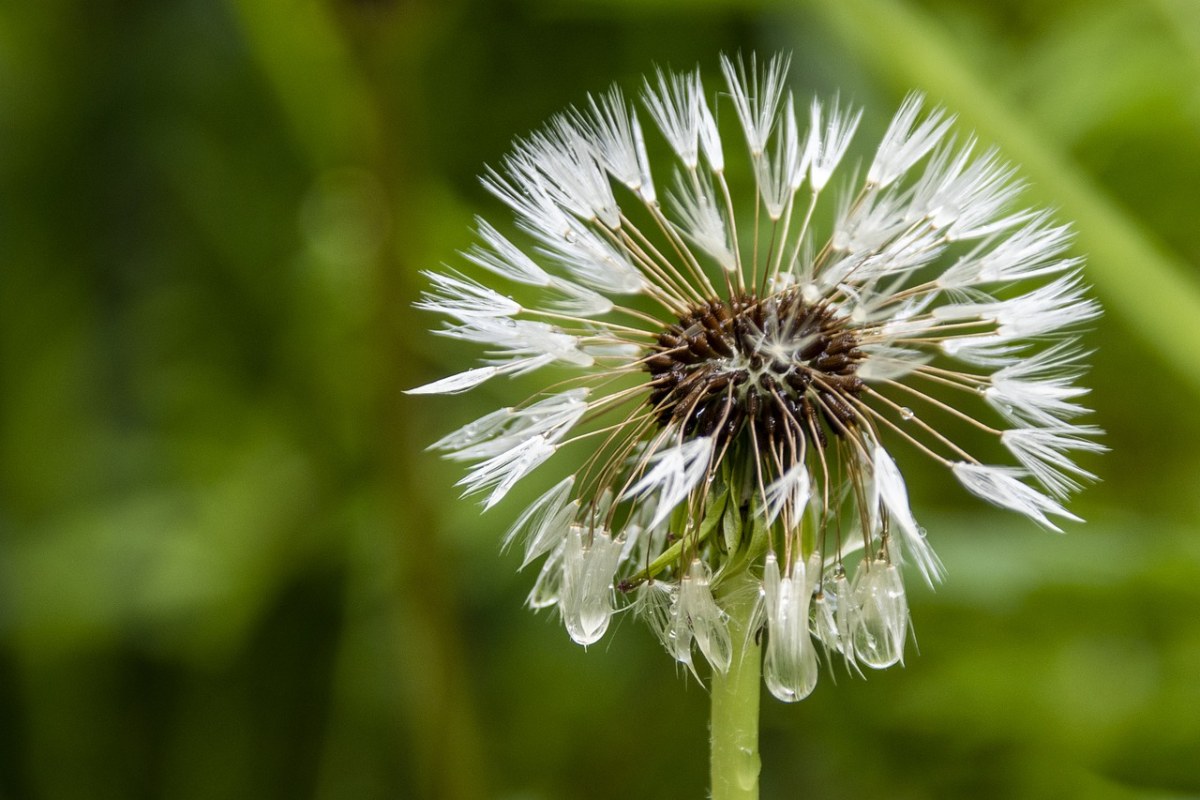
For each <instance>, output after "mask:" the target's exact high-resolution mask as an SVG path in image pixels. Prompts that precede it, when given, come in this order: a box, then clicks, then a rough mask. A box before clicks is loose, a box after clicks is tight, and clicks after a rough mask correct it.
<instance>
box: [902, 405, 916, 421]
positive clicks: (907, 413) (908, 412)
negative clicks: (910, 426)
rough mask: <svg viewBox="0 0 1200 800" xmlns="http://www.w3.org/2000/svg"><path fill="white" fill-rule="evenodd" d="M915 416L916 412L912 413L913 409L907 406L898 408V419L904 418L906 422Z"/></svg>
mask: <svg viewBox="0 0 1200 800" xmlns="http://www.w3.org/2000/svg"><path fill="white" fill-rule="evenodd" d="M915 416H916V414H914V413H913V410H912V409H911V408H909V407H908V406H904V407H903V408H901V409H900V419H902V420H904V421H905V422H908V421H909V420H911V419H912V418H913V417H915Z"/></svg>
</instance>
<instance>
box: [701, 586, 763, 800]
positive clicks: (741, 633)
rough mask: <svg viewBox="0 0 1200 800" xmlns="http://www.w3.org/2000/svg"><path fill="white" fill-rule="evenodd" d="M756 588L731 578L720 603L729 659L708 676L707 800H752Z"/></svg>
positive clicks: (757, 652) (754, 775)
mask: <svg viewBox="0 0 1200 800" xmlns="http://www.w3.org/2000/svg"><path fill="white" fill-rule="evenodd" d="M757 589H758V583H757V582H756V581H755V580H754V578H753V576H751V575H750V574H749V573H748V572H743V573H742V574H741V575H739V576H737V577H734V578H731V580H730V581H729V583H728V584H727V592H726V595H725V602H724V603H723V604H722V605H723V606H724V608H725V611H726V613H728V614H729V634H730V637H731V639H732V644H733V659H732V661H731V662H730V665H729V671H728V672H726V673H723V674H722V673H720V672H718V671H716V670H714V671H713V676H712V725H711V740H710V744H711V752H712V762H711V766H712V800H757V798H758V773H759V769H760V767H761V764H762V762H761V760H760V759H759V756H758V697H759V691H760V688H759V683H760V680H759V672H760V662H761V660H762V659H761V647H760V646H759V644H758V642H757V640H756V637H755V635H754V632H753V631H751V630H750V621H751V616H752V615H753V613H754V606H755V603H756V602H757V598H758V592H757Z"/></svg>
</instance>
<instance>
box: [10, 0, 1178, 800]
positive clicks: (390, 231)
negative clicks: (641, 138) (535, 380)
mask: <svg viewBox="0 0 1200 800" xmlns="http://www.w3.org/2000/svg"><path fill="white" fill-rule="evenodd" d="M739 48H741V49H743V50H749V49H751V48H754V49H757V50H759V51H770V50H774V49H777V48H786V49H789V50H791V51H792V52H793V53H794V54H795V58H794V62H795V65H796V67H797V69H796V70H795V72H794V75H795V77H796V78H797V81H798V86H797V88H798V89H799V90H800V91H801V93H807V92H808V91H817V92H820V93H822V94H832V93H833V92H834V91H837V90H840V91H841V92H842V94H843V96H847V97H850V98H852V99H854V100H855V101H856V102H859V103H861V104H862V105H864V106H866V107H867V109H868V111H867V118H866V119H865V121H864V126H865V127H867V128H872V129H874V130H875V131H878V130H879V129H881V128H882V126H883V125H885V124H886V120H887V119H888V117H889V115H890V112H891V110H892V109H893V108H894V107H895V106H896V104H897V103H898V101H899V99H900V97H901V96H902V95H903V93H904V92H905V91H907V90H909V89H911V88H923V89H925V90H926V91H927V92H928V93H929V94H930V95H931V96H932V97H933V98H934V99H936V100H938V101H941V102H944V103H945V104H946V105H947V106H949V107H950V108H952V109H954V110H956V111H957V112H959V114H960V117H961V120H962V123H963V125H964V127H969V128H973V129H975V130H976V131H977V133H978V134H979V136H980V138H981V139H982V140H983V141H984V142H987V143H996V144H998V145H1000V146H1001V147H1002V148H1003V149H1004V151H1005V153H1006V154H1007V155H1008V156H1009V157H1011V158H1012V159H1013V160H1015V161H1017V162H1018V163H1020V164H1021V165H1022V167H1023V174H1024V175H1025V176H1026V177H1028V178H1029V180H1030V182H1031V184H1032V187H1031V192H1032V193H1033V194H1034V196H1035V197H1036V199H1037V200H1039V201H1040V202H1047V203H1050V204H1054V205H1057V206H1058V207H1059V208H1060V209H1061V210H1062V215H1061V216H1062V217H1063V218H1065V219H1073V220H1075V221H1076V222H1077V227H1078V233H1079V238H1078V243H1079V244H1078V248H1077V249H1078V250H1079V252H1081V253H1085V254H1087V255H1088V257H1089V273H1088V274H1089V276H1090V279H1091V280H1092V281H1093V282H1094V283H1095V284H1096V292H1097V295H1098V296H1099V297H1100V299H1101V301H1102V302H1103V303H1104V304H1105V306H1106V308H1107V309H1108V311H1109V314H1108V316H1106V317H1105V319H1104V320H1103V321H1102V322H1101V323H1100V325H1099V326H1098V329H1097V330H1096V331H1094V332H1093V333H1092V334H1090V335H1089V337H1088V339H1087V342H1088V344H1089V346H1090V347H1093V348H1095V349H1096V354H1095V356H1094V363H1095V368H1094V373H1093V375H1092V376H1091V377H1090V378H1089V382H1090V384H1091V385H1092V386H1093V387H1094V393H1093V395H1092V400H1093V403H1094V405H1095V406H1096V408H1097V410H1098V413H1097V420H1096V421H1097V422H1098V424H1101V425H1102V426H1103V427H1105V428H1106V429H1107V430H1108V431H1109V435H1108V437H1107V438H1106V442H1107V443H1108V444H1109V445H1110V446H1111V447H1112V448H1113V452H1112V453H1110V454H1108V455H1106V456H1105V457H1103V458H1098V459H1094V460H1093V461H1091V462H1089V463H1088V464H1087V466H1088V468H1089V469H1095V470H1096V471H1097V472H1098V473H1099V474H1100V475H1101V476H1102V478H1103V482H1101V483H1100V484H1099V485H1097V486H1095V487H1093V488H1091V489H1089V490H1088V491H1087V492H1085V493H1084V495H1082V496H1081V498H1080V499H1079V501H1078V502H1077V503H1076V504H1075V505H1073V509H1074V510H1077V511H1079V512H1080V513H1081V514H1082V515H1083V516H1085V517H1086V518H1088V519H1089V520H1090V522H1089V524H1087V525H1085V526H1073V527H1072V528H1071V530H1070V532H1069V535H1067V536H1065V537H1057V536H1052V535H1049V534H1045V533H1042V532H1040V531H1036V530H1034V529H1033V528H1032V526H1031V525H1026V524H1024V523H1020V522H1018V521H1016V520H1014V519H1012V518H1010V517H1006V516H1004V515H1003V514H1001V513H999V512H996V513H993V512H992V511H991V510H990V509H983V508H980V506H979V505H978V504H977V503H974V502H972V501H970V500H968V499H967V498H964V497H962V496H961V494H962V493H961V492H958V491H957V490H956V489H954V488H951V489H947V488H946V487H945V486H943V485H942V483H941V479H942V475H941V473H940V472H938V471H936V470H932V469H930V470H926V471H924V472H922V471H921V470H919V469H918V470H906V478H907V480H908V483H909V487H910V490H911V492H912V494H913V501H914V508H915V509H916V510H917V513H918V516H919V517H920V518H921V520H922V522H923V524H925V525H926V526H927V528H928V530H929V534H930V539H931V541H932V542H933V544H934V546H935V547H936V548H937V549H938V551H939V553H940V554H941V555H942V557H943V560H944V561H945V563H946V566H947V570H948V573H949V577H948V580H947V583H946V584H945V585H944V586H943V587H941V588H939V590H938V591H937V592H936V593H932V592H928V591H921V590H915V591H914V592H913V594H914V596H913V597H912V598H911V599H912V605H913V617H914V620H915V626H916V629H917V631H918V633H919V635H920V645H921V647H920V652H919V653H918V652H917V648H916V647H913V646H911V645H910V648H909V653H908V666H907V668H906V669H903V670H892V671H889V672H887V673H879V674H871V675H868V676H867V680H862V679H859V678H857V677H851V676H848V675H846V674H845V673H844V671H843V670H841V668H840V667H834V669H833V671H834V673H835V674H836V676H837V680H836V683H835V682H834V681H826V680H824V679H823V680H822V683H821V685H820V686H819V687H818V689H817V690H816V692H815V693H814V694H813V696H812V697H810V698H809V699H808V700H806V701H804V702H803V703H801V704H799V705H797V706H784V705H782V704H778V703H773V702H771V701H769V700H768V701H766V702H765V703H764V709H763V714H764V717H763V720H764V726H765V727H764V730H763V734H762V738H761V745H762V754H763V762H764V769H763V786H764V796H767V797H775V796H779V797H787V796H793V795H800V796H807V797H821V798H838V797H847V798H849V797H881V796H884V797H900V798H905V797H912V798H924V797H961V796H971V797H985V798H986V797H1056V798H1059V797H1087V798H1133V797H1155V798H1159V797H1181V796H1188V795H1195V794H1196V793H1200V767H1198V766H1197V764H1196V761H1195V757H1194V749H1195V745H1196V742H1198V741H1200V721H1198V719H1200V717H1198V716H1197V715H1196V713H1195V709H1197V708H1200V688H1198V687H1200V683H1198V682H1197V681H1196V680H1195V679H1194V677H1195V674H1196V670H1197V665H1198V664H1200V616H1198V615H1197V614H1196V613H1195V610H1196V609H1197V608H1200V588H1197V587H1200V546H1198V545H1197V542H1198V541H1200V537H1197V533H1198V532H1200V531H1198V527H1200V526H1198V524H1197V522H1198V511H1200V502H1198V499H1197V495H1196V492H1195V491H1194V488H1193V487H1194V484H1195V476H1196V475H1197V473H1198V467H1200V451H1198V449H1197V444H1198V443H1200V422H1198V421H1197V415H1196V413H1195V410H1194V409H1195V405H1196V396H1197V391H1198V390H1200V348H1198V347H1197V344H1198V343H1200V327H1198V326H1200V292H1198V291H1197V288H1196V287H1197V280H1198V277H1200V276H1198V275H1197V268H1196V263H1197V259H1198V258H1200V226H1197V225H1196V224H1195V221H1196V219H1197V217H1198V216H1200V195H1198V194H1197V193H1196V191H1195V186H1196V184H1197V181H1198V180H1200V159H1197V157H1196V143H1197V142H1198V141H1200V113H1198V111H1197V110H1198V109H1200V13H1198V12H1197V11H1196V7H1195V5H1194V4H1193V3H1190V2H1186V0H1157V1H1156V2H1149V3H1146V2H1138V0H1098V1H1096V0H1086V1H1085V0H1074V1H1073V2H1066V3H1055V4H1047V3H1043V2H1036V1H1035V0H1003V2H996V3H989V4H983V3H967V2H961V0H919V1H918V0H820V1H819V2H817V1H816V0H814V2H811V3H809V4H802V5H799V6H798V5H797V4H795V3H784V2H779V3H774V2H762V1H759V2H746V1H745V0H702V1H701V0H659V2H655V3H643V2H626V3H620V4H600V3H594V2H592V3H569V4H568V3H564V4H552V3H545V2H519V0H507V1H506V2H501V3H486V2H474V3H472V2H469V1H468V0H458V2H444V3H435V2H432V1H431V0H337V1H336V2H335V0H323V1H322V2H317V1H316V0H299V1H298V2H292V3H282V2H269V0H234V1H233V2H229V3H226V4H213V3H204V2H199V0H174V1H173V2H166V3H154V2H148V0H139V1H138V2H124V3H117V2H98V3H87V4H75V3H70V2H62V1H61V0H58V1H56V2H45V3H25V4H10V5H9V6H7V7H5V8H4V9H2V10H0V143H2V145H3V146H2V147H0V188H2V189H3V191H2V193H0V197H2V198H3V199H2V200H0V242H3V246H2V248H0V253H2V259H0V677H2V678H3V680H2V681H0V715H2V716H0V718H2V719H3V720H4V723H3V727H2V728H0V797H13V798H18V797H39V798H64V799H65V798H73V797H87V798H106V797H113V798H135V797H172V798H176V797H177V798H201V797H205V798H207V797H259V798H273V797H279V798H284V797H287V798H291V797H307V796H313V797H319V798H328V799H329V800H333V799H334V798H342V797H345V798H368V797H431V798H432V797H438V798H474V797H502V798H514V799H515V798H543V797H544V798H558V797H572V798H589V797H611V796H628V797H650V796H658V797H699V796H702V795H703V792H704V786H705V782H706V776H707V770H706V769H705V767H704V758H705V754H706V740H707V732H706V727H705V724H706V723H705V717H706V713H707V698H706V696H705V694H704V691H703V689H702V687H699V686H697V685H696V684H695V682H694V680H693V679H691V678H690V677H688V676H686V675H682V674H680V673H679V671H678V670H676V669H675V667H674V666H673V665H672V663H671V661H670V659H669V658H668V657H667V656H666V655H665V654H663V653H662V652H661V651H660V649H659V647H658V645H657V644H656V643H655V642H654V641H653V639H652V637H651V636H650V635H648V634H647V633H646V632H645V631H644V630H641V629H640V628H639V627H638V626H633V625H616V626H614V627H615V628H616V630H613V631H611V632H610V633H609V635H608V638H606V640H605V641H604V643H603V645H602V646H597V647H593V648H592V649H591V651H590V652H587V653H585V652H583V651H582V650H580V649H579V648H577V647H576V646H575V645H573V644H571V643H570V641H569V640H568V638H567V637H566V636H565V634H564V633H563V632H562V630H561V626H560V625H559V624H558V621H557V620H556V619H553V618H551V617H547V616H535V615H532V614H530V613H528V612H527V611H525V610H523V609H522V608H521V604H522V600H523V598H524V595H525V593H526V592H527V591H528V589H529V587H530V586H531V585H532V583H533V579H534V574H533V571H532V570H531V571H530V572H528V573H526V574H520V575H518V574H515V572H514V570H515V568H516V566H517V563H518V561H519V558H518V556H517V555H516V554H513V553H507V554H500V553H499V552H498V550H499V541H500V537H501V535H502V534H503V532H504V530H505V529H506V528H507V525H508V522H509V521H511V519H512V517H513V516H514V515H515V513H516V509H518V508H519V507H520V504H521V501H522V500H525V501H526V502H528V500H529V499H531V497H532V496H534V494H535V493H536V491H537V487H536V486H529V487H525V488H524V493H521V492H514V497H513V498H511V499H509V500H507V501H506V502H504V503H503V504H502V505H501V507H500V508H497V509H496V510H494V511H492V512H489V513H488V514H487V515H483V516H480V514H479V512H478V508H477V506H476V504H475V503H474V502H469V501H460V500H458V499H457V497H456V495H455V493H454V491H453V483H454V480H456V479H457V474H456V472H455V470H454V469H452V468H451V466H449V465H445V464H442V463H439V462H437V461H436V460H435V459H434V458H433V457H432V456H431V455H430V454H428V453H425V452H423V448H424V446H425V445H426V444H427V443H428V442H429V441H431V440H432V439H433V438H435V437H436V436H437V435H439V434H440V433H441V432H445V431H447V430H449V429H451V428H452V427H454V426H455V425H456V424H461V423H462V422H465V421H467V420H468V419H472V418H474V417H477V416H479V415H481V414H482V413H484V412H485V411H488V410H491V409H492V408H495V407H496V406H498V405H506V404H508V403H509V402H511V401H512V400H513V399H514V397H516V396H517V395H516V394H512V393H511V392H512V387H511V386H510V385H508V384H506V383H503V382H499V383H496V385H492V384H488V385H486V386H485V387H483V388H481V389H480V390H478V391H477V392H476V393H474V394H472V395H467V396H464V397H463V398H456V399H455V402H453V403H446V404H445V405H443V404H442V403H441V402H440V401H438V400H430V399H429V398H416V397H406V396H404V395H402V393H401V392H402V390H403V389H404V388H406V387H409V386H413V385H417V384H420V383H422V382H424V381H427V380H431V379H432V378H434V377H436V376H438V375H441V374H445V372H446V371H447V369H448V368H449V365H451V364H455V363H460V362H461V353H462V351H458V350H453V349H451V348H450V346H449V345H448V344H447V343H445V342H441V341H437V340H436V339H435V338H434V337H431V336H429V335H428V334H427V333H426V332H425V329H426V328H427V327H429V326H430V324H431V323H432V320H431V319H429V318H427V317H426V316H424V315H420V314H418V313H417V312H415V311H413V310H412V309H411V307H410V304H411V302H412V301H413V300H414V299H415V298H416V297H417V295H418V293H419V291H420V285H421V279H420V277H419V275H418V270H419V269H422V268H425V267H430V266H436V265H437V264H438V263H440V262H441V261H444V260H449V259H451V258H452V254H453V252H454V251H455V250H457V249H461V248H464V247H466V246H467V245H468V244H469V233H468V225H469V221H470V219H471V217H472V215H473V214H475V213H478V212H482V213H485V214H491V215H492V216H496V214H495V213H494V212H496V203H495V201H494V200H492V199H490V198H489V197H488V196H486V195H485V193H484V192H483V191H482V190H481V189H480V188H479V187H478V185H477V184H476V182H475V180H474V176H475V175H476V174H477V173H478V172H479V171H480V169H481V167H482V165H483V164H484V163H496V162H497V160H498V159H499V157H500V156H501V155H502V153H503V152H504V150H505V149H506V147H507V145H508V142H509V140H510V138H511V136H512V135H513V134H520V133H524V132H527V131H529V130H530V129H532V128H534V127H536V126H537V125H538V124H540V123H541V121H542V120H543V119H544V118H545V117H546V116H547V115H548V114H549V113H551V112H553V111H555V110H557V109H559V108H560V107H561V106H563V105H564V104H566V103H569V102H575V101H578V100H580V99H581V98H583V97H584V95H585V93H586V92H588V91H595V90H598V89H603V88H604V87H605V86H606V85H607V84H608V82H609V81H611V80H618V81H619V82H621V83H622V85H623V86H625V87H626V88H627V89H629V90H633V89H634V88H635V87H636V85H637V84H636V81H637V79H638V76H639V75H640V74H641V73H643V72H645V71H646V70H648V69H649V68H650V67H651V66H652V65H653V64H655V63H669V64H672V65H675V66H687V65H690V64H692V63H694V62H696V61H699V62H701V63H702V64H703V65H704V66H705V68H706V69H711V68H713V67H714V66H715V63H716V54H717V52H718V51H720V50H722V49H723V50H727V51H733V50H737V49H739ZM863 138H864V139H866V138H869V137H867V136H865V135H864V137H863ZM860 155H862V154H861V153H860ZM518 394H519V393H518ZM535 480H536V479H535ZM518 494H520V495H521V496H519V497H518V496H515V495H518ZM968 514H969V516H968ZM725 517H726V519H731V518H736V517H737V515H729V514H726V515H725ZM716 518H719V517H716ZM715 524H716V523H715V522H714V526H715ZM730 524H732V523H730ZM718 533H719V534H720V535H721V536H723V537H726V538H727V539H728V540H733V539H737V538H738V537H739V536H741V535H742V532H740V531H737V530H735V529H724V528H723V529H720V530H719V531H716V530H714V531H713V535H717V534H718Z"/></svg>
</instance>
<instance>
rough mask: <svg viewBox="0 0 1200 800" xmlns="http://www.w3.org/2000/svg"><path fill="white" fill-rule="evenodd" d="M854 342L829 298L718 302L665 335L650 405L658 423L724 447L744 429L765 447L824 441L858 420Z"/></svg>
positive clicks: (658, 347)
mask: <svg viewBox="0 0 1200 800" xmlns="http://www.w3.org/2000/svg"><path fill="white" fill-rule="evenodd" d="M858 343H859V339H858V336H857V334H856V333H855V331H854V330H852V329H850V328H849V327H848V325H847V321H846V320H845V319H844V318H842V317H839V316H838V315H837V314H835V313H834V312H833V310H832V309H831V308H830V307H829V305H828V304H826V303H815V304H810V303H807V302H805V301H804V299H803V298H802V297H801V296H800V294H799V292H798V291H794V290H793V291H787V292H783V293H781V294H776V295H773V296H771V297H767V298H765V299H762V300H760V299H759V298H758V297H756V296H755V295H753V294H746V295H741V296H738V297H735V298H734V299H732V300H712V301H710V302H708V303H704V304H701V305H697V306H696V307H694V308H692V309H691V310H690V311H689V312H688V313H687V314H685V315H684V316H683V317H681V318H680V320H679V322H677V323H675V324H673V325H671V326H670V327H668V328H667V329H666V330H664V331H663V332H662V333H661V334H659V337H658V341H657V343H656V344H655V346H654V348H653V349H654V353H653V354H652V355H651V356H650V357H649V358H648V359H647V360H646V369H647V371H648V372H649V373H650V375H651V376H652V380H651V386H652V387H653V389H652V391H651V394H650V403H651V405H653V406H654V408H656V409H658V423H659V424H660V425H662V426H664V427H665V426H667V425H670V424H681V425H682V426H683V429H684V432H685V434H687V435H692V436H715V437H717V439H718V445H720V444H721V443H722V442H723V441H725V440H727V439H731V438H733V437H735V436H737V435H738V433H740V432H741V431H742V430H743V429H748V430H753V431H754V434H755V436H757V437H758V438H759V440H760V442H761V443H764V444H770V443H772V442H774V441H779V440H780V439H782V438H787V437H795V436H800V437H806V438H807V439H809V441H811V442H814V443H816V444H819V445H820V446H822V447H824V446H825V444H826V443H827V436H826V432H827V431H828V432H829V433H832V434H834V435H835V436H841V435H843V434H844V433H845V432H846V431H847V430H848V429H849V428H851V427H853V426H854V425H856V424H857V423H858V416H857V415H856V413H855V406H856V405H857V397H858V395H859V394H860V393H861V391H862V387H863V383H862V380H861V379H860V378H858V377H857V376H856V375H855V372H856V371H857V369H858V365H859V363H861V361H862V359H863V358H864V353H863V352H862V351H861V350H859V349H858Z"/></svg>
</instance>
